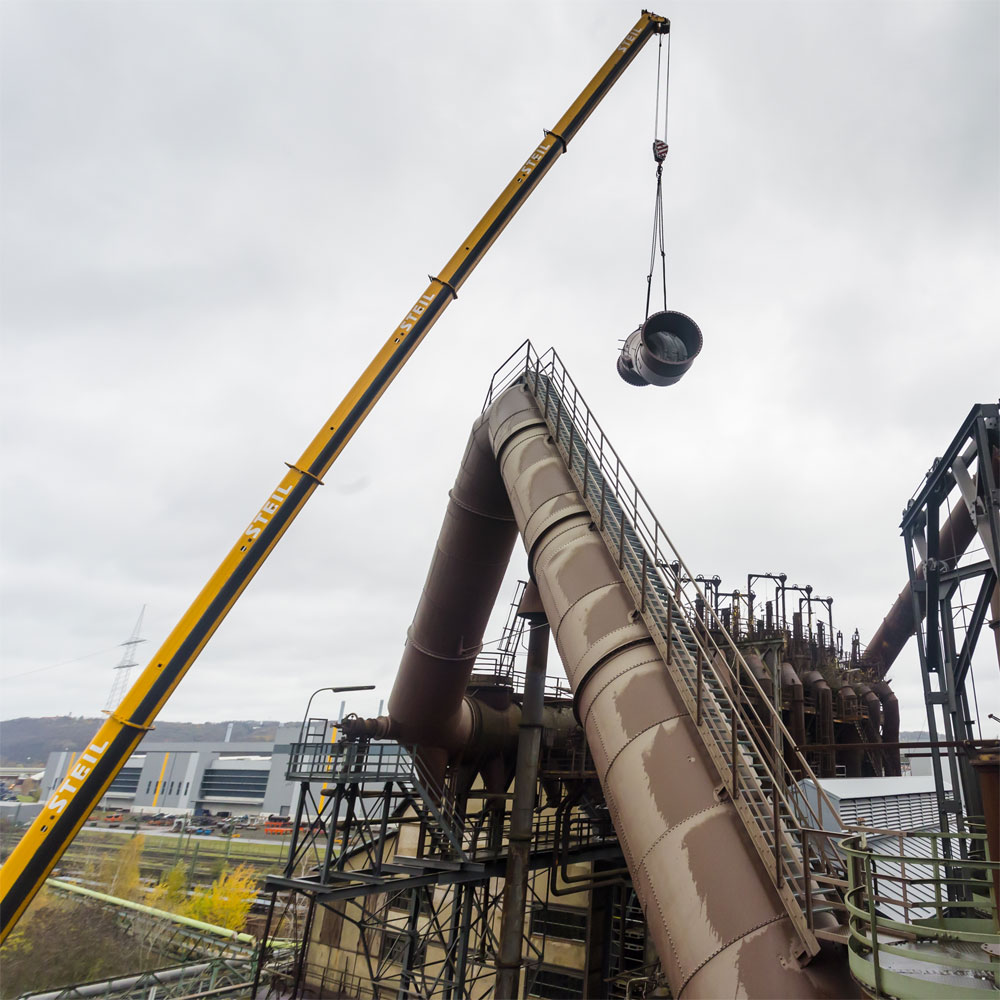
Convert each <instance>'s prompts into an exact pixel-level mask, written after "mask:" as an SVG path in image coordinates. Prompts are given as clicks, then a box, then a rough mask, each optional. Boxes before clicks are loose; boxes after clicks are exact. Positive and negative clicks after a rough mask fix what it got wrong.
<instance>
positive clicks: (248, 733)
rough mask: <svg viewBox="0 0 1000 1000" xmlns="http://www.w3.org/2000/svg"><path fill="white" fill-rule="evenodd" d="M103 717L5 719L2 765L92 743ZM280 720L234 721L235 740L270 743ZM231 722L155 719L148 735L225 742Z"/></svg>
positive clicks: (154, 739) (36, 760)
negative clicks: (154, 726) (154, 723)
mask: <svg viewBox="0 0 1000 1000" xmlns="http://www.w3.org/2000/svg"><path fill="white" fill-rule="evenodd" d="M104 721H105V720H104V717H103V716H100V717H96V716H95V717H94V718H90V719H87V718H83V717H78V716H73V715H59V716H49V717H47V718H41V719H28V718H22V719H6V720H4V721H3V722H0V764H2V765H5V766H13V765H18V764H33V765H34V764H37V765H38V766H42V765H44V764H45V762H46V760H47V759H48V756H49V754H50V753H51V752H52V751H53V750H80V749H82V748H83V747H85V746H86V745H87V743H89V742H90V740H91V739H92V738H93V735H94V733H96V732H97V730H98V727H99V726H100V725H101V723H103V722H104ZM279 725H281V723H279V722H276V721H274V720H264V721H260V720H254V719H249V720H248V719H239V720H236V719H234V720H233V734H232V736H231V737H230V739H231V740H232V741H233V742H234V743H243V742H248V741H251V740H252V741H260V742H262V743H267V742H270V741H272V740H273V739H274V736H275V733H276V732H277V729H278V726H279ZM228 728H229V722H228V721H226V722H160V721H157V722H156V728H155V729H153V730H152V731H151V732H150V734H149V735H148V737H147V739H149V741H150V742H151V743H159V742H161V741H165V740H170V741H174V740H192V741H197V742H199V743H210V742H215V741H220V742H221V741H222V740H224V739H225V738H226V730H227V729H228Z"/></svg>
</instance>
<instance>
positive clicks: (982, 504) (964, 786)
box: [900, 404, 1000, 833]
mask: <svg viewBox="0 0 1000 1000" xmlns="http://www.w3.org/2000/svg"><path fill="white" fill-rule="evenodd" d="M998 455H1000V407H998V406H997V405H996V404H981V405H978V406H974V407H973V408H972V411H971V412H970V413H969V415H968V417H966V419H965V421H964V422H963V424H962V427H961V429H960V430H959V432H958V434H956V435H955V438H954V440H953V441H952V442H951V444H950V445H949V446H948V449H947V450H946V451H945V453H944V455H942V456H941V457H940V458H938V459H936V460H935V462H934V464H933V465H932V466H931V469H930V470H929V472H928V473H927V476H926V479H925V481H924V483H923V485H922V486H921V488H920V490H919V491H918V492H917V494H916V496H915V497H914V498H913V499H911V500H910V502H909V504H908V505H907V508H906V511H905V512H904V515H903V520H902V523H901V525H900V527H901V528H902V534H903V539H904V542H905V546H906V564H907V570H908V572H909V579H910V590H911V593H912V597H913V617H914V620H915V621H916V623H917V628H916V634H917V649H918V652H919V656H920V673H921V677H922V679H923V686H924V701H925V702H926V704H927V726H928V731H929V734H930V739H931V741H932V742H936V741H938V740H943V741H944V742H943V746H944V747H945V749H946V753H945V754H944V758H945V759H944V762H942V760H941V755H938V754H934V755H933V756H932V757H931V760H932V762H933V767H934V779H935V784H936V787H937V796H938V810H939V813H940V820H941V830H942V832H945V833H947V832H949V831H955V832H961V831H963V830H965V828H966V826H965V823H966V819H967V818H968V817H969V816H978V815H981V814H982V811H983V804H982V800H981V798H980V793H979V784H978V782H977V781H976V779H975V776H974V774H973V772H972V767H971V764H970V763H969V759H968V756H967V755H966V754H965V753H963V752H961V751H962V747H961V746H958V745H957V744H960V743H962V742H963V741H967V742H971V741H973V739H974V734H973V722H974V720H975V714H974V712H973V706H972V705H971V704H970V699H969V690H968V685H967V682H968V681H969V680H970V677H971V667H972V656H973V653H974V652H975V649H976V644H977V642H978V640H979V637H980V635H981V633H982V629H983V625H984V624H985V623H986V620H987V613H988V612H989V610H990V606H991V600H992V602H993V607H994V617H995V618H1000V610H998V597H997V590H996V586H997V577H998V567H1000V489H998V482H997V456H998ZM953 498H957V501H956V502H958V503H962V504H964V505H965V506H966V509H967V510H968V512H969V516H970V518H971V520H972V524H973V527H974V529H975V532H976V535H977V536H978V543H979V544H978V546H977V545H976V544H975V541H974V543H973V544H972V545H971V546H970V547H969V549H968V551H967V552H966V554H965V557H964V558H963V557H962V554H961V553H960V552H956V551H954V549H950V548H948V547H947V546H945V545H943V544H942V532H941V527H942V524H943V523H944V522H945V521H947V520H948V518H949V515H950V507H951V504H952V500H953ZM942 512H944V513H943V516H942ZM966 589H968V590H970V591H972V592H973V593H974V594H975V597H974V598H972V599H971V600H969V599H968V598H967V597H966V596H965V592H966ZM925 613H926V619H925V620H924V621H923V622H922V619H924V616H925ZM983 711H985V709H983ZM945 768H947V774H945ZM946 778H947V779H948V781H949V783H950V787H948V784H946V782H945V779H946Z"/></svg>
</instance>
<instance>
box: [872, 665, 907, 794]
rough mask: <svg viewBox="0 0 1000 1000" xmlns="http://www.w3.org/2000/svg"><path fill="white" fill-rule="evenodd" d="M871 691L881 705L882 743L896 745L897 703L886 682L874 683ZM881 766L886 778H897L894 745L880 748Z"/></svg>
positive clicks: (897, 770) (896, 749)
mask: <svg viewBox="0 0 1000 1000" xmlns="http://www.w3.org/2000/svg"><path fill="white" fill-rule="evenodd" d="M872 691H874V692H875V694H876V695H877V696H878V700H879V701H880V702H881V704H882V742H883V743H887V744H896V743H898V742H899V701H898V700H897V699H896V696H895V695H894V694H893V693H892V688H890V687H889V682H888V681H876V682H875V683H874V684H872ZM882 766H883V767H884V768H885V773H886V776H887V777H892V776H895V777H897V778H898V777H899V775H900V774H902V773H903V772H902V768H901V766H900V762H899V747H898V746H895V745H890V746H884V747H882Z"/></svg>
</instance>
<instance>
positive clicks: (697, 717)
mask: <svg viewBox="0 0 1000 1000" xmlns="http://www.w3.org/2000/svg"><path fill="white" fill-rule="evenodd" d="M704 663H705V653H704V652H703V650H702V648H701V643H698V665H697V670H698V680H697V695H696V701H695V706H694V724H695V725H696V726H700V725H701V699H702V685H703V683H704V678H703V677H702V670H703V667H704Z"/></svg>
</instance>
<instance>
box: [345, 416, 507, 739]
mask: <svg viewBox="0 0 1000 1000" xmlns="http://www.w3.org/2000/svg"><path fill="white" fill-rule="evenodd" d="M516 538H517V525H516V524H515V523H514V520H513V517H512V515H511V509H510V501H509V500H508V499H507V492H506V490H505V489H504V485H503V482H502V481H501V479H500V476H499V473H498V470H497V464H496V460H495V458H494V457H493V452H492V450H491V448H490V444H489V438H488V427H487V424H486V421H485V420H484V419H482V418H480V419H479V420H477V421H476V423H475V425H474V426H473V429H472V433H471V435H470V436H469V442H468V444H467V446H466V449H465V455H464V456H463V458H462V464H461V467H460V468H459V471H458V476H457V478H456V479H455V485H454V487H453V488H452V490H451V493H450V494H449V498H448V509H447V512H446V513H445V517H444V524H443V525H442V526H441V533H440V535H439V536H438V540H437V546H436V549H435V551H434V557H433V560H432V561H431V566H430V570H429V571H428V573H427V580H426V582H425V584H424V589H423V593H422V594H421V595H420V602H419V604H418V605H417V610H416V614H415V615H414V618H413V624H412V625H411V626H410V628H409V631H408V633H407V639H406V648H405V649H404V651H403V657H402V660H401V661H400V664H399V671H398V673H397V674H396V681H395V684H394V685H393V688H392V693H391V694H390V695H389V703H388V712H387V716H386V717H385V718H384V719H383V720H376V722H375V724H374V725H372V726H370V727H367V728H371V729H374V730H375V731H374V732H372V733H371V735H375V736H378V737H380V738H391V739H395V740H398V741H399V742H401V743H416V744H421V745H423V744H426V745H429V746H435V747H442V748H444V749H446V750H448V751H455V750H459V749H461V748H465V747H467V746H468V745H469V742H470V740H471V739H472V736H473V732H474V730H475V726H476V717H475V711H474V710H473V708H472V706H471V704H470V702H469V700H468V699H467V698H466V697H465V688H466V685H467V683H468V680H469V676H470V674H471V673H472V668H473V665H474V664H475V661H476V656H477V655H478V653H479V650H480V647H481V644H482V641H483V634H484V632H485V629H486V625H487V622H488V620H489V616H490V612H491V611H492V610H493V604H494V602H495V600H496V595H497V592H498V591H499V589H500V584H501V582H502V580H503V576H504V573H505V572H506V569H507V564H508V563H509V561H510V554H511V551H512V549H513V547H514V540H515V539H516ZM515 726H516V723H515ZM348 728H349V729H350V727H348Z"/></svg>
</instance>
